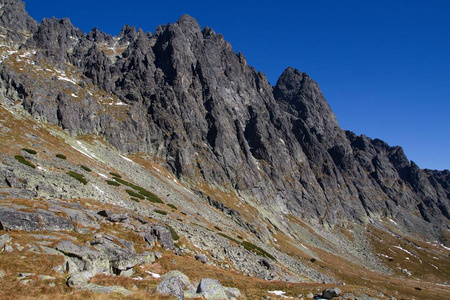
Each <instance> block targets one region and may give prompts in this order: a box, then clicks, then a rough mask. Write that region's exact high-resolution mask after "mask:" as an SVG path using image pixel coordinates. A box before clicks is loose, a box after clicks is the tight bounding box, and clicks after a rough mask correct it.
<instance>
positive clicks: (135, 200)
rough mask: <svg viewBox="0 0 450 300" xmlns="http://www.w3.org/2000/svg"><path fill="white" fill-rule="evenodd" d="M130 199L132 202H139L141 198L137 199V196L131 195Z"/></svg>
mask: <svg viewBox="0 0 450 300" xmlns="http://www.w3.org/2000/svg"><path fill="white" fill-rule="evenodd" d="M130 199H131V200H133V201H134V202H141V200H139V199H138V198H134V197H131V198H130Z"/></svg>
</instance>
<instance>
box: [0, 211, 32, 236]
mask: <svg viewBox="0 0 450 300" xmlns="http://www.w3.org/2000/svg"><path fill="white" fill-rule="evenodd" d="M39 229H40V226H39V217H38V215H37V214H35V213H30V212H23V211H16V210H15V209H13V208H10V207H4V206H1V207H0V230H25V231H36V230H39Z"/></svg>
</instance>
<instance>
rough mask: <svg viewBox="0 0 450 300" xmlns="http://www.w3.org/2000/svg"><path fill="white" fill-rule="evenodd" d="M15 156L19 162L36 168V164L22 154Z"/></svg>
mask: <svg viewBox="0 0 450 300" xmlns="http://www.w3.org/2000/svg"><path fill="white" fill-rule="evenodd" d="M14 158H15V159H17V161H18V162H20V163H23V164H24V165H27V166H29V167H32V168H33V169H36V166H35V165H34V164H33V163H32V162H31V161H29V160H27V159H26V158H25V157H23V156H22V155H16V156H14Z"/></svg>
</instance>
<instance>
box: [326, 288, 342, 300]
mask: <svg viewBox="0 0 450 300" xmlns="http://www.w3.org/2000/svg"><path fill="white" fill-rule="evenodd" d="M340 294H341V290H340V289H339V288H337V287H334V288H331V289H325V290H324V291H323V292H322V298H325V299H333V298H335V297H338V296H339V295H340Z"/></svg>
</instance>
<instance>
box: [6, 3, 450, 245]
mask: <svg viewBox="0 0 450 300" xmlns="http://www.w3.org/2000/svg"><path fill="white" fill-rule="evenodd" d="M4 9H5V13H4V14H3V15H2V18H1V22H0V24H2V25H3V26H4V27H5V28H7V29H9V30H10V31H14V30H17V29H21V30H27V31H28V32H30V33H32V34H33V35H32V36H31V37H30V38H29V40H28V41H27V43H26V46H25V47H30V48H33V47H34V48H36V49H37V54H36V58H37V59H39V58H45V59H47V60H50V61H51V62H52V63H54V64H55V65H57V66H60V67H63V66H65V65H68V64H71V65H73V66H75V67H76V68H78V69H77V72H79V73H80V74H83V75H84V76H86V77H87V78H89V80H90V83H92V84H94V85H95V86H97V87H98V88H100V89H102V90H104V91H105V92H108V93H111V94H112V95H113V96H114V97H116V98H117V99H120V101H122V103H125V104H126V108H125V109H126V111H127V114H126V116H125V117H124V116H123V115H121V117H120V118H119V117H118V116H119V115H118V111H115V110H114V109H111V111H110V113H108V114H104V113H101V111H102V110H103V106H102V105H101V104H100V103H99V102H98V101H97V100H96V99H94V98H93V97H92V96H91V95H88V94H87V95H85V96H83V99H82V100H81V101H73V97H72V96H71V93H73V92H77V90H78V87H77V86H76V85H74V84H72V83H70V82H68V81H67V80H66V81H65V82H64V84H65V88H66V89H67V92H62V91H61V88H60V85H59V84H61V83H59V82H55V81H53V82H52V81H51V80H50V81H48V82H47V83H48V84H46V85H45V87H46V88H45V89H44V88H43V85H42V84H36V83H35V82H34V80H31V79H30V78H29V77H28V75H26V74H17V73H16V72H15V71H14V70H13V69H11V68H9V67H8V66H4V67H3V68H2V70H1V71H0V78H1V79H2V82H4V85H5V88H6V90H8V94H9V95H12V94H14V93H15V94H16V95H17V98H18V99H21V101H22V103H23V106H24V108H26V109H27V110H28V111H29V112H30V113H31V114H32V115H33V116H35V117H37V118H41V119H43V120H45V121H47V122H50V123H53V124H58V125H60V126H61V127H62V128H65V129H68V130H69V131H70V132H72V133H74V134H76V133H92V134H99V135H101V136H104V137H105V138H106V139H107V140H108V142H109V143H110V144H111V145H113V146H114V147H116V148H118V149H120V150H121V151H123V152H125V153H134V152H147V153H151V154H153V155H156V156H157V157H160V158H162V159H164V161H166V163H167V166H168V167H169V168H170V169H171V170H172V171H173V172H174V173H175V174H176V175H177V176H178V177H180V178H181V179H183V180H185V181H186V182H189V181H190V180H194V179H195V180H196V181H198V180H201V181H204V182H206V183H209V184H211V185H218V186H225V187H231V188H232V189H235V190H237V191H238V193H239V195H241V196H242V197H243V198H244V199H246V200H248V201H251V202H254V203H262V204H263V205H264V207H266V208H268V209H269V210H270V211H273V212H274V213H275V215H276V214H277V213H278V212H282V211H289V212H292V213H294V214H296V215H298V216H302V217H303V218H305V219H308V220H309V221H310V222H313V223H315V222H322V223H323V224H324V225H330V226H332V225H333V224H336V223H340V222H353V221H354V220H356V221H358V222H361V223H366V222H368V220H369V219H370V218H381V217H384V216H387V217H394V218H398V219H399V222H398V223H399V224H400V225H401V226H402V228H403V229H404V230H405V231H409V232H418V233H420V234H421V235H423V236H426V237H430V238H431V237H435V238H440V235H441V233H442V230H444V229H446V227H447V226H446V225H445V224H446V222H447V221H448V219H449V209H450V204H449V194H450V193H449V188H448V176H446V175H445V174H444V173H442V175H441V173H439V172H438V171H435V172H434V171H433V172H432V171H423V170H420V169H419V168H418V167H417V166H416V165H415V164H414V163H412V162H409V161H408V159H407V158H406V156H405V155H404V154H403V151H402V149H401V148H400V147H390V146H388V145H387V144H385V143H384V142H382V141H380V140H371V139H369V138H367V137H365V136H356V135H355V134H353V133H351V132H345V131H343V130H342V129H341V128H340V127H339V124H338V122H337V120H336V117H335V116H334V114H333V112H332V111H331V109H330V107H329V105H328V104H327V102H326V100H325V99H324V97H323V95H322V93H321V91H320V89H319V87H318V85H317V83H315V82H314V81H313V80H312V79H311V78H310V77H309V76H308V75H307V74H305V73H302V72H300V71H298V70H295V69H292V68H288V69H286V70H285V72H284V73H283V74H282V75H281V76H280V78H279V80H278V82H277V84H276V86H275V87H274V88H272V87H271V86H270V84H269V83H268V82H267V79H266V78H265V76H264V75H263V74H262V73H260V72H257V71H256V70H254V69H253V68H251V67H250V66H248V65H247V63H246V60H245V58H244V56H243V55H242V54H241V53H238V54H236V53H235V52H234V51H233V49H232V48H231V46H230V44H229V43H228V42H226V41H225V40H224V39H223V37H222V36H221V35H220V34H216V33H215V32H214V31H213V30H212V29H210V28H204V29H203V30H202V29H201V28H200V26H199V24H198V23H197V22H196V20H194V19H193V18H192V17H189V16H186V15H185V16H182V17H181V18H180V19H179V20H178V21H177V22H176V23H174V24H168V25H166V26H160V27H158V28H157V30H156V31H155V33H154V34H153V35H152V34H150V33H144V32H142V31H139V32H136V29H135V28H133V27H128V26H125V27H124V29H123V30H122V33H121V34H120V35H119V36H118V37H117V38H116V39H114V38H113V37H111V36H109V35H106V34H104V33H102V32H100V31H99V30H98V29H94V30H93V31H92V32H90V33H89V34H85V33H83V32H81V31H80V30H78V29H76V28H75V27H74V26H73V25H72V24H71V23H70V21H69V20H68V19H45V20H44V21H43V22H42V23H41V24H39V25H38V24H37V23H36V22H35V21H32V19H31V18H30V17H29V16H28V15H27V14H26V13H25V11H24V9H23V3H22V2H20V1H12V0H11V1H6V2H5V8H4ZM15 10H16V11H17V12H16V13H13V11H15ZM6 12H7V13H6ZM13 15H14V16H15V18H13V17H12V16H13ZM16 19H17V20H16ZM56 41H58V42H57V43H56ZM101 45H108V47H111V48H114V47H115V48H114V49H116V55H114V56H111V55H109V54H107V53H106V52H104V51H102V49H101ZM118 47H120V49H121V50H120V51H119V52H118ZM42 80H45V79H42ZM59 81H61V80H59ZM131 116H132V117H131ZM444 178H447V179H444ZM287 179H289V180H287ZM13 181H14V180H13ZM13 184H14V185H15V184H17V182H15V183H13ZM223 209H225V207H224V208H223ZM227 213H231V214H233V213H232V210H229V209H228V210H227ZM233 215H235V216H236V220H235V221H236V222H237V223H239V224H240V225H242V226H245V222H242V220H241V219H240V218H239V216H238V215H237V214H233ZM418 216H419V217H418ZM111 220H114V221H116V222H120V221H122V220H121V219H120V218H119V219H117V218H112V219H111ZM277 222H278V223H279V224H278V225H280V226H281V225H282V222H281V220H278V221H277ZM443 224H444V225H443ZM255 234H256V233H255Z"/></svg>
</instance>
